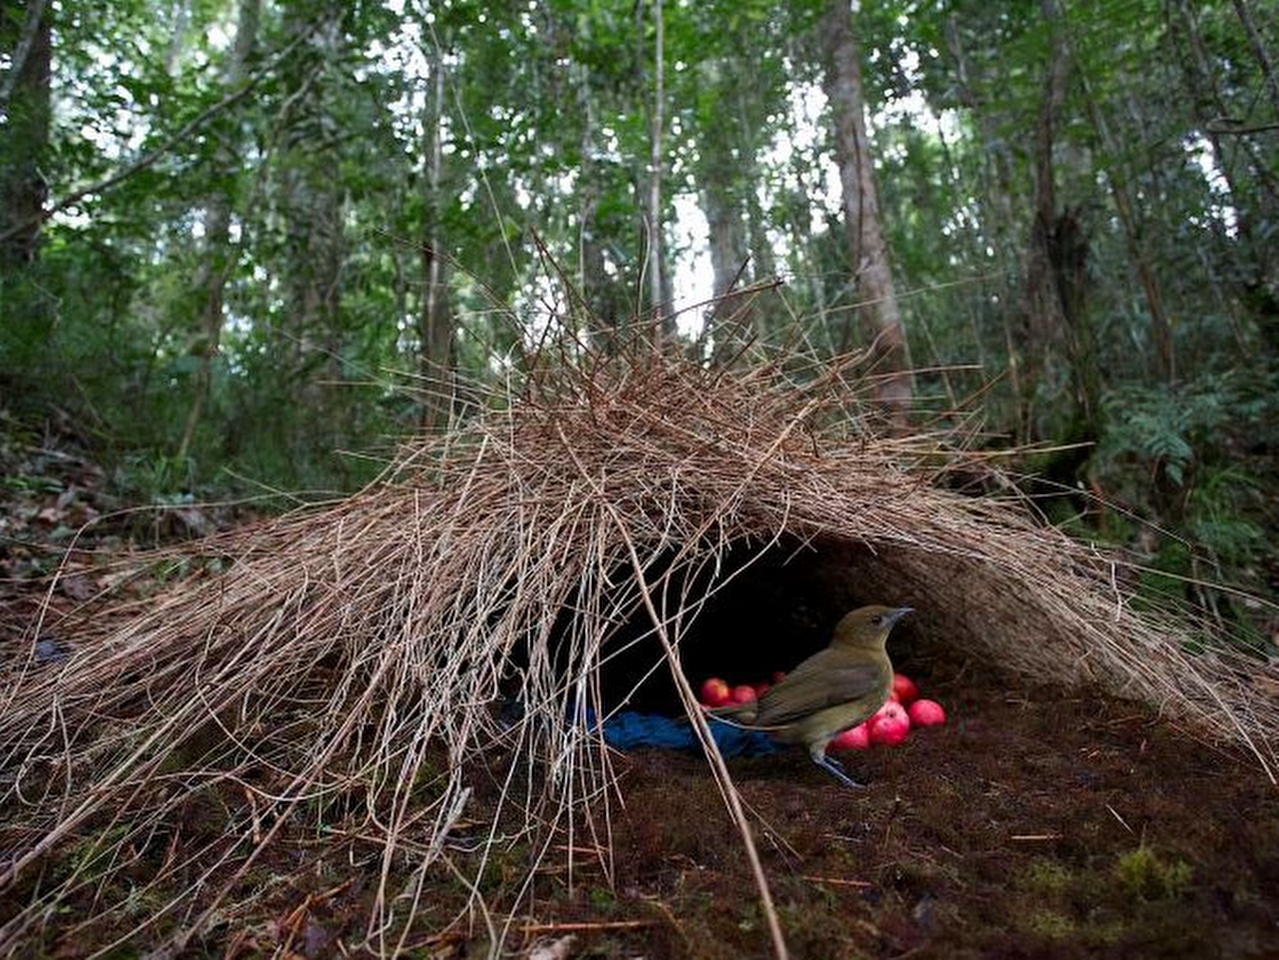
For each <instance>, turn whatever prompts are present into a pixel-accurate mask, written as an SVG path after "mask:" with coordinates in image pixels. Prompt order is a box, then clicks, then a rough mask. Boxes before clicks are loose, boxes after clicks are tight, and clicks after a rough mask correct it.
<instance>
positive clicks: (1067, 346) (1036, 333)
mask: <svg viewBox="0 0 1279 960" xmlns="http://www.w3.org/2000/svg"><path fill="white" fill-rule="evenodd" d="M1040 10H1041V12H1042V15H1043V17H1044V20H1045V21H1046V22H1047V23H1049V24H1050V25H1051V29H1052V38H1051V46H1050V50H1049V58H1048V69H1047V72H1046V74H1045V77H1044V92H1043V99H1042V100H1041V101H1040V107H1039V122H1038V123H1037V124H1036V129H1035V146H1034V176H1035V188H1034V198H1035V207H1034V210H1035V215H1034V219H1033V221H1032V224H1031V231H1030V242H1029V245H1028V251H1027V257H1026V319H1025V324H1024V326H1023V328H1022V331H1021V337H1020V344H1019V346H1020V348H1021V352H1022V355H1023V358H1024V360H1023V368H1022V370H1023V379H1022V388H1023V390H1024V392H1025V393H1024V396H1023V410H1024V414H1025V418H1026V419H1025V420H1024V421H1023V423H1022V425H1021V429H1020V431H1019V434H1020V439H1022V440H1029V439H1034V438H1035V437H1036V435H1037V431H1036V429H1035V410H1034V395H1035V390H1036V387H1037V386H1038V384H1039V380H1040V379H1041V377H1042V375H1043V372H1044V368H1045V364H1046V360H1047V356H1048V352H1049V348H1050V347H1051V346H1052V345H1053V344H1054V343H1058V344H1061V345H1062V346H1063V347H1064V350H1065V355H1066V361H1067V363H1068V364H1069V366H1070V379H1071V384H1072V387H1073V393H1074V398H1073V399H1074V402H1075V408H1076V413H1077V417H1076V419H1079V417H1078V414H1080V413H1082V419H1083V420H1084V421H1085V422H1091V419H1092V411H1091V410H1090V409H1089V400H1090V394H1091V391H1090V390H1087V389H1084V387H1083V385H1082V384H1081V382H1080V377H1081V375H1082V374H1084V373H1086V372H1087V371H1086V370H1083V369H1081V368H1080V364H1079V359H1080V354H1081V352H1082V351H1081V350H1080V349H1079V333H1080V331H1079V326H1080V323H1081V322H1082V317H1081V316H1078V315H1074V316H1072V315H1071V312H1072V311H1074V312H1078V311H1079V310H1080V308H1081V307H1082V295H1081V292H1080V291H1079V290H1078V289H1076V288H1075V286H1074V281H1076V280H1078V281H1080V282H1082V265H1081V264H1077V261H1079V260H1080V258H1081V256H1083V255H1084V254H1086V246H1084V247H1083V248H1082V250H1081V241H1082V231H1081V230H1080V228H1079V223H1078V221H1077V220H1076V219H1075V217H1074V215H1073V214H1072V213H1070V212H1069V211H1066V212H1061V213H1059V212H1058V209H1057V190H1056V181H1055V178H1054V172H1053V147H1054V144H1055V142H1056V133H1057V124H1058V122H1059V120H1060V117H1061V112H1062V108H1063V105H1064V103H1065V100H1066V83H1067V80H1068V78H1069V75H1070V56H1069V47H1068V45H1067V42H1066V35H1065V32H1064V31H1063V30H1062V26H1061V22H1062V21H1061V8H1060V6H1059V5H1058V2H1057V0H1041V2H1040Z"/></svg>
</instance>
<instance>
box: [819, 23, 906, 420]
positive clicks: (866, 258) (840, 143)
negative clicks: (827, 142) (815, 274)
mask: <svg viewBox="0 0 1279 960" xmlns="http://www.w3.org/2000/svg"><path fill="white" fill-rule="evenodd" d="M821 30H822V34H823V41H824V43H825V46H826V96H827V98H828V99H829V100H830V104H831V113H832V115H833V117H834V123H835V152H836V157H837V161H838V164H839V177H840V186H841V188H842V190H843V198H844V199H843V205H844V220H845V227H846V229H847V231H848V235H849V245H850V247H851V249H852V254H853V256H852V262H853V272H854V273H853V275H854V278H855V279H856V282H857V296H858V300H859V302H860V307H859V310H858V313H859V316H860V319H861V323H862V327H863V329H864V331H865V335H866V337H867V338H868V340H869V342H870V348H871V359H872V369H873V375H874V376H875V377H876V380H875V387H874V398H875V400H876V401H877V402H879V403H880V404H881V405H883V406H884V407H885V409H886V410H887V412H888V413H889V414H890V416H891V418H892V419H893V421H894V422H895V423H897V424H899V425H900V424H904V423H905V421H906V418H907V414H908V412H909V409H910V402H911V389H912V388H911V375H910V357H909V354H908V352H907V342H906V331H905V328H904V326H903V324H902V318H901V312H900V310H899V308H898V305H897V294H896V291H895V290H894V288H893V275H892V270H891V268H890V266H889V262H888V248H887V245H886V243H885V242H884V234H883V227H882V225H881V224H880V218H879V198H878V194H877V192H876V190H875V175H874V165H873V163H872V157H871V151H870V141H869V139H868V137H867V135H866V106H865V97H864V95H863V93H862V78H861V67H860V65H859V63H858V54H857V43H856V40H855V39H854V36H853V24H852V17H851V14H850V12H849V8H848V3H847V0H830V2H829V5H828V6H827V8H826V13H825V15H824V17H823V19H822V23H821Z"/></svg>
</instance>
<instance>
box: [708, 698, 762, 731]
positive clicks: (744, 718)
mask: <svg viewBox="0 0 1279 960" xmlns="http://www.w3.org/2000/svg"><path fill="white" fill-rule="evenodd" d="M706 712H707V713H709V714H710V715H711V716H712V717H715V718H716V719H719V720H728V721H730V722H736V723H738V724H741V725H743V726H749V725H750V724H753V723H754V722H755V717H756V715H757V714H758V712H759V709H758V708H757V707H756V706H755V704H754V703H726V704H724V706H722V707H712V708H711V709H710V710H708V711H706Z"/></svg>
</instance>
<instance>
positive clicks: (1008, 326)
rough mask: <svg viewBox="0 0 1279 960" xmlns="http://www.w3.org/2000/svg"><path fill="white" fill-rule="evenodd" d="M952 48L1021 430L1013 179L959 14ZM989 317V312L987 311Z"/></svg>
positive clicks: (953, 21)
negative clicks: (971, 132)
mask: <svg viewBox="0 0 1279 960" xmlns="http://www.w3.org/2000/svg"><path fill="white" fill-rule="evenodd" d="M945 33H946V46H947V48H948V49H949V50H950V54H951V57H952V58H953V59H954V62H955V84H956V89H957V92H958V94H959V102H960V103H962V104H963V105H964V107H965V108H967V110H968V112H969V113H970V114H971V115H972V117H973V120H974V123H975V125H976V127H977V130H978V133H979V134H980V136H981V139H982V154H983V157H982V164H981V175H980V177H979V183H978V190H977V192H976V194H977V197H978V203H979V204H980V209H981V211H982V223H983V227H984V229H983V233H984V234H985V236H986V238H987V239H988V241H989V242H990V244H991V247H992V248H993V249H994V251H995V258H994V259H995V273H996V276H995V278H994V286H995V290H996V292H997V293H998V295H999V310H998V312H999V318H1000V333H1001V334H1002V339H1003V342H1004V351H1005V354H1006V356H1007V358H1008V359H1007V363H1008V367H1007V370H1008V387H1009V389H1010V390H1011V392H1012V398H1013V406H1014V417H1015V422H1016V423H1017V424H1019V425H1020V424H1024V423H1025V422H1026V416H1025V411H1024V410H1023V409H1022V406H1023V403H1024V402H1025V396H1026V394H1025V392H1024V391H1023V389H1022V371H1021V355H1020V351H1019V350H1018V348H1017V336H1016V332H1015V331H1014V329H1013V324H1014V316H1013V310H1012V306H1011V305H1012V304H1013V302H1014V298H1013V296H1012V295H1011V290H1012V286H1011V282H1010V279H1009V278H1010V277H1011V275H1012V272H1013V271H1012V269H1011V262H1012V260H1013V256H1012V254H1011V252H1010V248H1011V247H1012V243H1011V242H1010V240H1009V235H1010V234H1011V233H1012V226H1011V225H1012V222H1013V216H1012V202H1011V195H1012V177H1011V175H1010V173H1009V164H1008V155H1007V151H1006V149H1005V148H1004V147H1003V145H1002V143H1001V139H1000V137H999V134H998V131H997V130H996V129H995V127H994V124H993V123H992V122H991V117H990V111H989V110H988V109H987V106H986V104H985V103H983V102H982V101H981V99H980V98H979V97H978V96H977V93H976V91H975V89H974V87H973V83H972V78H971V75H970V72H969V69H968V57H967V55H966V53H965V49H964V43H963V35H962V33H961V31H960V26H959V20H958V18H957V17H956V16H955V14H953V13H952V14H951V15H949V16H948V17H947V18H946V27H945ZM983 313H984V311H983Z"/></svg>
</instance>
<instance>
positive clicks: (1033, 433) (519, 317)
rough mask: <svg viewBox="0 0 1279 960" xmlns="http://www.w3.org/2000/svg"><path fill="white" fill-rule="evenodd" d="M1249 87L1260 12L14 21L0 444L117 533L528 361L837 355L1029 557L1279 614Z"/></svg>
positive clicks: (1263, 256) (4, 152) (1261, 194)
mask: <svg viewBox="0 0 1279 960" xmlns="http://www.w3.org/2000/svg"><path fill="white" fill-rule="evenodd" d="M1277 50H1279V23H1277V22H1276V18H1275V16H1274V10H1273V8H1272V7H1271V5H1269V4H1265V3H1259V2H1256V0H1207V2H1191V0H1124V2H1122V3H1113V2H1103V0H1038V2H1035V3H1004V4H998V3H987V2H974V0H934V2H919V0H896V2H888V0H885V2H862V3H860V4H853V5H850V4H849V3H848V2H847V0H842V2H841V0H828V2H822V3H817V2H797V3H789V4H773V3H764V2H760V0H733V2H731V3H728V2H720V0H712V2H704V3H702V2H699V3H692V2H687V0H685V2H675V0H649V2H645V3H626V4H620V3H610V2H607V0H589V2H586V0H582V2H567V0H543V2H537V0H531V2H525V3H502V4H490V3H484V4H479V3H471V2H465V0H457V2H444V3H432V2H423V0H385V2H380V3H379V2H354V3H345V2H343V3H337V2H314V3H305V4H304V3H272V2H270V0H234V2H232V0H165V2H162V3H161V2H155V0H111V2H105V0H98V2H86V3H74V4H73V3H67V2H59V0H25V2H17V3H9V4H6V5H5V6H4V8H3V13H2V14H0V405H2V406H3V411H2V412H3V413H4V414H5V416H6V418H7V419H6V422H7V423H24V424H31V423H45V424H49V423H52V424H56V425H57V429H58V430H61V431H64V432H72V433H74V434H76V435H77V436H78V437H80V438H81V439H82V440H83V441H84V442H85V443H88V444H90V445H92V446H93V448H94V449H95V451H96V453H95V455H96V456H98V457H99V458H101V459H102V460H103V461H104V462H106V463H109V464H110V465H111V467H112V469H113V470H114V473H113V474H112V476H113V478H114V480H113V482H115V483H116V484H117V485H118V486H119V487H120V488H121V492H122V493H123V494H125V495H126V496H127V497H129V498H131V499H133V500H138V501H141V502H150V501H154V500H156V499H157V498H159V499H163V498H168V499H169V500H172V499H173V498H175V497H176V498H196V499H199V498H211V497H214V496H221V495H223V494H226V493H231V492H243V491H245V490H260V489H262V488H263V487H267V488H272V489H281V488H282V489H288V490H292V491H346V490H351V489H354V488H356V487H357V486H358V485H360V484H361V483H363V482H364V481H366V480H367V479H369V478H370V477H371V476H372V475H374V474H375V472H376V471H377V470H378V468H379V465H380V463H381V459H380V456H379V454H380V453H384V452H385V451H387V450H388V449H389V448H390V446H391V445H392V443H393V442H394V441H395V440H397V439H398V438H401V437H404V436H406V435H409V434H411V433H413V432H414V431H417V430H422V429H426V430H434V429H441V428H443V427H444V426H445V425H446V424H447V423H448V422H450V420H455V419H456V418H460V417H465V416H467V415H468V411H469V410H473V409H475V408H476V406H477V405H478V406H482V405H484V404H486V403H490V402H494V401H493V399H492V398H493V397H494V396H496V395H497V394H496V393H495V388H496V387H498V386H500V385H502V384H504V383H507V382H509V381H510V380H511V379H512V378H518V377H520V376H523V375H525V374H527V373H528V369H527V366H528V363H529V362H530V361H529V358H530V356H531V355H532V354H533V352H534V350H535V348H536V346H537V344H538V342H539V340H540V339H541V338H542V337H543V336H544V334H545V333H546V331H547V329H548V327H550V326H552V325H555V326H557V327H558V328H562V329H567V330H568V331H569V332H570V333H571V335H572V337H573V338H576V339H577V340H578V341H579V342H581V343H582V344H583V345H584V346H586V347H589V348H591V349H598V350H600V351H604V352H608V351H609V350H610V349H612V348H613V345H615V344H616V343H617V342H619V340H620V339H621V338H622V337H623V336H624V335H625V332H626V331H628V330H631V329H633V328H634V327H635V326H636V325H643V326H644V327H645V328H646V329H647V330H648V331H649V334H648V335H649V336H650V338H651V340H652V341H653V343H654V348H655V349H663V350H670V351H674V352H678V353H682V354H683V355H685V356H687V357H689V358H690V359H692V360H693V361H694V362H698V363H704V364H715V363H750V362H753V361H754V360H756V359H758V358H759V357H761V356H764V355H769V356H777V355H778V354H782V355H785V354H786V352H787V351H791V352H803V353H804V354H805V355H806V356H817V357H831V356H835V355H838V354H841V353H844V352H847V351H851V350H862V351H866V353H867V360H866V363H867V366H868V367H869V368H870V369H873V370H875V371H877V372H878V373H880V374H883V376H881V377H880V378H879V383H880V386H879V387H878V388H877V389H876V399H877V401H879V402H880V403H882V404H883V405H885V406H886V407H887V408H888V410H889V411H890V413H891V414H892V416H893V417H894V419H896V420H897V421H898V422H911V423H915V424H919V425H929V424H937V423H948V422H953V421H955V420H957V418H959V417H960V416H964V417H967V418H969V420H968V422H969V423H975V424H976V425H977V426H976V430H977V433H978V434H979V439H980V442H981V443H983V444H985V445H988V446H991V447H1006V448H1009V449H1010V450H1017V449H1022V450H1024V452H1022V453H1020V454H1018V455H1016V456H1014V457H1012V458H1010V460H1009V463H1008V466H1009V468H1010V470H1011V471H1012V472H1014V473H1017V472H1021V473H1026V474H1036V475H1038V476H1040V477H1041V478H1043V479H1041V480H1040V481H1038V483H1039V484H1040V486H1039V487H1036V488H1035V489H1036V490H1038V492H1041V493H1045V494H1054V496H1052V497H1050V498H1048V499H1046V500H1045V501H1044V503H1045V507H1044V509H1045V511H1046V512H1047V514H1048V515H1049V516H1050V518H1051V519H1053V520H1054V521H1057V522H1060V523H1062V524H1064V525H1066V526H1067V528H1068V529H1071V530H1072V531H1074V532H1076V533H1079V534H1082V535H1084V536H1086V537H1089V538H1098V539H1103V540H1107V541H1110V542H1113V543H1117V544H1121V545H1124V546H1126V547H1128V548H1130V549H1132V550H1133V551H1135V552H1137V553H1138V554H1139V555H1140V556H1141V557H1142V558H1144V560H1145V561H1146V562H1147V563H1148V565H1149V567H1150V568H1151V570H1152V574H1151V576H1152V577H1156V578H1158V577H1159V576H1161V575H1167V576H1171V577H1174V578H1179V577H1184V578H1189V579H1190V580H1192V581H1201V580H1213V581H1223V580H1224V581H1230V582H1235V583H1238V584H1240V585H1242V586H1244V587H1245V588H1247V589H1249V590H1251V591H1254V592H1265V591H1267V590H1273V589H1274V588H1275V583H1276V576H1277V574H1276V570H1277V569H1279V567H1277V564H1276V560H1275V554H1274V552H1273V550H1272V549H1271V548H1270V547H1269V544H1270V543H1271V542H1272V541H1273V539H1274V534H1275V532H1276V526H1279V524H1277V518H1276V515H1275V507H1274V504H1275V503H1276V502H1279V497H1276V491H1277V490H1279V475H1277V474H1276V468H1275V442H1276V439H1277V437H1276V434H1277V432H1279V409H1277V408H1279V400H1277V399H1276V395H1277V388H1279V372H1277V368H1276V363H1275V356H1276V346H1279V252H1277V251H1279V244H1276V237H1275V234H1276V225H1277V224H1279V149H1277V147H1279V73H1277V69H1279V68H1277V67H1276V58H1279V52H1276V51H1277ZM733 290H737V291H745V292H744V293H742V294H741V295H739V296H729V297H724V295H725V294H727V293H728V292H730V291H733ZM717 298H719V299H717ZM1034 445H1038V447H1036V446H1034ZM1035 450H1040V451H1047V452H1034V451H1035ZM370 454H371V456H370ZM1062 491H1065V492H1066V493H1067V494H1071V495H1069V496H1063V495H1060V494H1061V493H1062ZM1094 498H1100V501H1099V500H1097V499H1094ZM1099 502H1101V503H1104V504H1105V505H1104V506H1098V503H1099ZM1161 582H1162V581H1161ZM1169 582H1173V581H1169ZM1179 589H1180V588H1179ZM1191 589H1192V592H1195V593H1196V596H1195V599H1197V600H1200V601H1203V602H1204V603H1205V604H1206V605H1208V606H1209V607H1212V608H1213V609H1217V607H1218V605H1224V606H1225V607H1229V605H1230V604H1231V603H1232V602H1233V601H1231V600H1229V596H1231V595H1229V594H1220V595H1219V594H1216V593H1211V592H1204V591H1203V590H1202V589H1201V588H1199V587H1192V588H1191ZM1251 609H1255V608H1251ZM1227 612H1229V610H1227ZM1239 612H1241V611H1237V610H1236V611H1235V613H1239Z"/></svg>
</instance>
